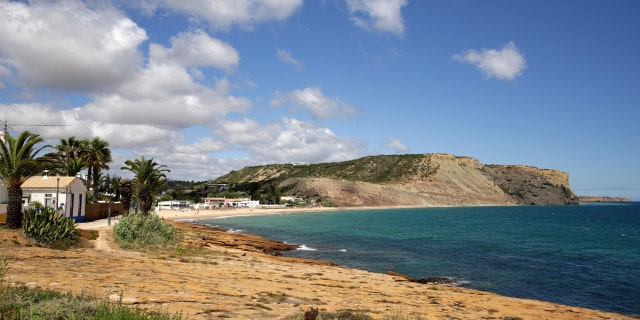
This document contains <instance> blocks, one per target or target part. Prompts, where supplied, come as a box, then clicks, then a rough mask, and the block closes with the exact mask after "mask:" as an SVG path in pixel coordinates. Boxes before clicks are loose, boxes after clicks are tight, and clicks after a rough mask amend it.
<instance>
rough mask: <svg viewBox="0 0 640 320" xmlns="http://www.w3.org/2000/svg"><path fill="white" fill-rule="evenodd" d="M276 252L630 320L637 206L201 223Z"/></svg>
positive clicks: (336, 214) (639, 263)
mask: <svg viewBox="0 0 640 320" xmlns="http://www.w3.org/2000/svg"><path fill="white" fill-rule="evenodd" d="M199 222H200V223H205V224H208V225H211V226H217V227H222V228H227V229H229V230H234V231H236V232H243V233H251V234H258V235H261V236H265V237H268V238H271V239H275V240H280V241H285V242H288V243H294V244H299V245H302V247H301V249H299V250H295V251H290V252H286V253H285V255H287V256H293V257H303V258H311V259H321V260H327V261H333V262H336V263H338V264H340V265H343V266H346V267H351V268H358V269H365V270H369V271H373V272H386V271H388V270H392V271H395V272H399V273H402V274H405V275H409V276H412V277H416V278H422V277H431V276H438V277H452V278H456V279H458V280H459V281H460V283H461V286H463V287H468V288H473V289H479V290H484V291H490V292H494V293H498V294H501V295H505V296H512V297H520V298H528V299H538V300H545V301H551V302H555V303H560V304H566V305H573V306H581V307H586V308H591V309H598V310H604V311H612V312H619V313H624V314H629V315H640V203H615V204H583V205H579V206H518V207H453V208H419V209H376V210H355V211H331V212H316V213H313V212H312V213H304V214H280V215H264V216H250V217H234V218H225V219H211V220H201V221H199Z"/></svg>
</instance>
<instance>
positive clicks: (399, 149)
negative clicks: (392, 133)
mask: <svg viewBox="0 0 640 320" xmlns="http://www.w3.org/2000/svg"><path fill="white" fill-rule="evenodd" d="M385 147H387V148H390V149H391V150H393V152H395V153H403V152H409V151H410V149H409V147H407V146H406V145H405V144H404V143H402V141H400V140H399V139H398V138H390V139H389V140H388V141H387V142H386V143H385Z"/></svg>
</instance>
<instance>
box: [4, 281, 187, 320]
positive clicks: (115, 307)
mask: <svg viewBox="0 0 640 320" xmlns="http://www.w3.org/2000/svg"><path fill="white" fill-rule="evenodd" d="M0 298H1V299H0V319H15V320H31V319H87V320H113V319H122V320H124V319H126V320H148V319H153V320H179V319H182V315H181V314H179V313H178V314H175V315H171V314H169V313H168V312H163V311H160V312H158V311H155V312H154V311H147V310H143V309H140V308H131V309H130V308H127V307H126V306H124V305H122V304H118V303H113V302H109V301H104V300H102V299H99V298H97V297H91V296H85V295H73V294H71V293H60V292H56V291H51V290H43V289H39V288H34V289H31V288H27V287H24V286H22V287H13V286H7V287H0Z"/></svg>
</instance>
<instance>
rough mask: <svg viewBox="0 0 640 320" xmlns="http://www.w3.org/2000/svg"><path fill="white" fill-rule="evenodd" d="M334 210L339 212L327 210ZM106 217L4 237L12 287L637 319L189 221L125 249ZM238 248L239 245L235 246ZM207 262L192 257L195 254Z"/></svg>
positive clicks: (266, 309)
mask: <svg viewBox="0 0 640 320" xmlns="http://www.w3.org/2000/svg"><path fill="white" fill-rule="evenodd" d="M324 210H335V209H324ZM299 211H300V210H288V209H287V210H283V209H277V210H271V209H269V210H260V209H254V210H250V209H237V210H220V211H218V210H211V211H204V210H201V211H199V212H196V211H176V212H174V211H161V212H159V214H160V215H161V216H162V217H164V218H165V219H171V220H175V219H189V218H203V217H219V216H230V215H256V214H277V213H285V212H287V213H289V212H299ZM116 223H117V219H112V221H111V225H108V221H107V220H106V219H104V220H100V221H95V222H89V223H83V224H80V226H79V228H82V229H93V230H99V237H98V239H96V240H92V241H89V244H88V245H86V246H83V247H80V248H76V249H72V250H66V251H58V250H51V249H47V248H41V247H37V246H33V245H31V244H30V243H29V241H28V240H27V239H25V238H24V237H22V235H21V234H20V233H19V232H17V231H10V230H0V255H6V256H7V260H8V261H9V266H10V269H9V273H8V274H7V275H6V276H5V279H4V281H5V282H8V283H9V284H12V285H19V284H26V285H28V286H33V287H43V288H53V289H57V290H63V291H72V292H76V293H84V294H92V295H96V296H98V297H105V298H106V299H110V300H112V301H119V302H121V303H123V304H130V305H135V306H138V307H142V308H152V309H161V310H168V311H170V312H177V311H181V312H182V313H183V315H184V316H186V317H185V318H187V317H188V319H220V318H231V319H288V317H289V316H291V315H295V314H301V312H304V311H305V310H308V309H309V308H312V307H313V308H318V309H320V310H323V311H330V312H336V311H339V310H354V311H359V312H363V313H366V314H367V315H369V316H371V317H373V318H375V319H379V318H387V319H388V318H389V317H392V316H395V317H396V318H394V319H633V318H631V317H628V316H624V315H619V314H614V313H606V312H601V311H596V310H589V309H583V308H578V307H571V306H563V305H557V304H553V303H549V302H542V301H536V300H527V299H517V298H509V297H503V296H499V295H496V294H492V293H487V292H481V291H477V290H470V289H465V288H460V287H453V286H442V285H424V284H418V283H413V282H407V281H404V280H403V279H402V278H399V277H394V276H390V275H385V274H378V273H371V272H367V271H363V270H355V269H348V268H343V267H339V266H330V265H321V264H317V263H305V262H301V261H290V260H287V259H282V258H279V257H273V256H270V255H267V254H263V253H259V252H249V251H243V250H238V249H233V248H228V247H221V246H218V245H214V244H212V242H210V241H208V240H219V238H221V237H223V235H221V234H216V233H214V232H212V231H209V230H210V229H209V228H204V227H200V228H196V227H194V226H193V225H190V224H187V223H175V225H176V226H177V227H178V228H179V229H180V230H181V232H183V234H184V240H183V243H182V244H181V245H180V246H179V247H178V248H177V249H176V252H164V253H163V254H162V255H158V253H154V254H152V253H139V252H132V251H125V250H122V249H120V248H118V247H117V246H116V245H115V244H114V243H113V241H112V230H111V228H112V226H113V225H114V224H116ZM230 241H231V242H235V241H236V240H230ZM191 251H193V252H198V254H189V252H191Z"/></svg>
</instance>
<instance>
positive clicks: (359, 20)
mask: <svg viewBox="0 0 640 320" xmlns="http://www.w3.org/2000/svg"><path fill="white" fill-rule="evenodd" d="M346 1H347V7H348V8H349V13H350V14H351V20H352V21H353V23H354V24H355V25H356V26H358V27H360V28H363V29H365V30H375V31H378V32H389V33H393V34H396V35H402V34H404V30H405V27H404V18H403V17H402V7H404V6H406V5H407V4H408V0H346ZM363 16H364V17H363Z"/></svg>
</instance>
